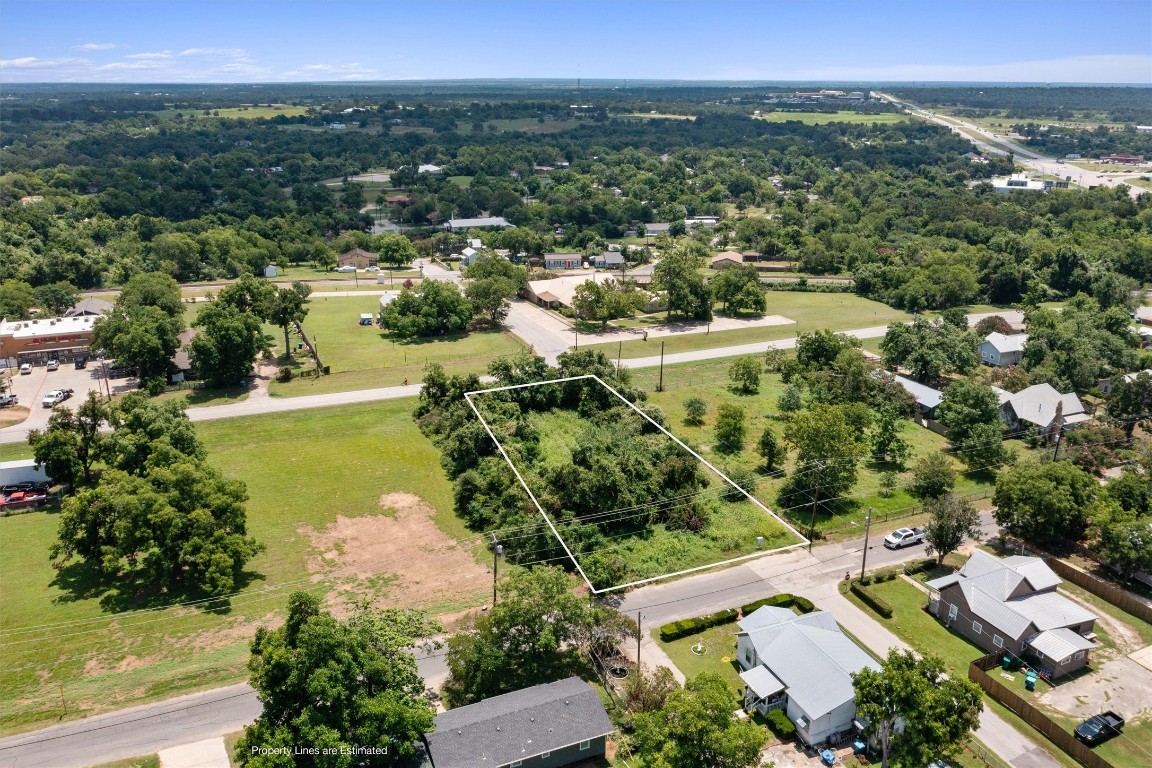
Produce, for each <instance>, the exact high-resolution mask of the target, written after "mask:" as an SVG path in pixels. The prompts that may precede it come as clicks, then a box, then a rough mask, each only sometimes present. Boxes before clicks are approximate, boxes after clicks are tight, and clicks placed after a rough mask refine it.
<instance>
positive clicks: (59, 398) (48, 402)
mask: <svg viewBox="0 0 1152 768" xmlns="http://www.w3.org/2000/svg"><path fill="white" fill-rule="evenodd" d="M70 397H72V390H70V389H54V390H52V391H51V392H49V393H48V394H46V395H44V399H43V400H41V401H40V404H41V405H43V406H44V407H45V408H51V407H53V406H56V405H59V404H60V403H62V402H64V401H65V400H67V399H68V398H70Z"/></svg>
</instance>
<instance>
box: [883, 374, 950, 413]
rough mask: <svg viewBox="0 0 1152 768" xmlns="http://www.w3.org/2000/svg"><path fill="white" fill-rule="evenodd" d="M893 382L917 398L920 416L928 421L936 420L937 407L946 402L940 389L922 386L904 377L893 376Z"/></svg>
mask: <svg viewBox="0 0 1152 768" xmlns="http://www.w3.org/2000/svg"><path fill="white" fill-rule="evenodd" d="M892 381H894V382H896V383H897V384H899V385H900V386H901V387H903V388H904V389H905V390H906V391H907V392H908V394H910V395H912V397H914V398H916V407H917V409H919V412H920V415H921V416H923V417H924V418H926V419H934V418H936V407H937V406H939V405H940V403H941V402H942V401H943V400H944V393H943V392H941V391H940V390H938V389H932V387H929V386H926V385H924V384H921V383H920V382H918V381H913V380H912V379H909V378H906V377H904V376H897V375H895V374H893V375H892Z"/></svg>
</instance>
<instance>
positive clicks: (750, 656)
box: [744, 648, 756, 664]
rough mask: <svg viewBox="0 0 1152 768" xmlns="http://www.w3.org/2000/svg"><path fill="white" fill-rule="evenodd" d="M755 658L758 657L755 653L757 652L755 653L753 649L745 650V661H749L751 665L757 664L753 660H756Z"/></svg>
mask: <svg viewBox="0 0 1152 768" xmlns="http://www.w3.org/2000/svg"><path fill="white" fill-rule="evenodd" d="M755 657H756V653H755V651H753V650H752V649H751V648H745V649H744V659H745V660H746V661H747V662H748V663H749V664H755V663H756V662H755V661H754V660H753V659H755Z"/></svg>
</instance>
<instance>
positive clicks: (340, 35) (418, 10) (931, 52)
mask: <svg viewBox="0 0 1152 768" xmlns="http://www.w3.org/2000/svg"><path fill="white" fill-rule="evenodd" d="M577 77H580V78H584V79H626V78H631V79H637V80H639V79H678V80H803V81H817V82H824V81H828V82H833V81H840V82H847V81H925V82H927V81H977V82H1041V83H1043V82H1054V83H1055V82H1068V83H1136V84H1152V2H1150V0H995V1H994V2H985V1H983V0H972V1H970V2H969V1H962V0H743V1H739V0H695V2H686V1H682V0H614V1H611V2H605V1H604V0H535V1H534V2H527V1H526V0H509V1H508V2H503V1H502V0H487V2H478V1H477V0H471V1H470V2H457V1H456V0H404V1H403V2H397V1H396V0H327V1H324V0H277V1H276V2H268V1H267V0H0V83H27V82H113V83H117V82H119V83H188V82H197V83H199V82H292V81H310V82H316V81H379V80H436V79H465V78H561V79H572V80H575V79H576V78H577Z"/></svg>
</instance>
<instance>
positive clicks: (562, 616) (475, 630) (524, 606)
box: [443, 567, 592, 706]
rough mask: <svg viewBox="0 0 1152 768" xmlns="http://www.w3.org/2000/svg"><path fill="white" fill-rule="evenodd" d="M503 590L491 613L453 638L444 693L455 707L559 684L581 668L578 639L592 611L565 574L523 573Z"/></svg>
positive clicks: (544, 570) (541, 570) (547, 570)
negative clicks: (509, 692) (552, 683)
mask: <svg viewBox="0 0 1152 768" xmlns="http://www.w3.org/2000/svg"><path fill="white" fill-rule="evenodd" d="M499 592H500V598H499V600H498V601H497V603H496V605H495V606H493V607H492V610H491V611H489V612H488V613H486V614H483V615H481V616H480V617H479V618H477V619H475V621H474V622H473V624H472V626H471V628H469V629H468V630H466V631H463V632H459V633H457V634H455V635H453V636H452V637H450V638H449V639H448V673H449V674H448V681H447V682H446V683H445V684H444V690H443V692H444V696H445V698H446V699H447V700H448V701H449V703H450V704H451V705H452V706H460V705H462V704H470V703H472V702H476V701H480V700H481V699H486V698H488V697H489V696H495V695H497V694H499V693H503V692H504V691H506V690H508V689H513V690H514V689H517V688H526V687H528V686H531V685H537V684H539V683H549V682H554V681H556V680H560V679H561V678H563V677H566V676H568V675H570V674H571V673H572V672H573V671H574V670H577V669H580V668H581V665H582V661H581V658H580V651H579V648H578V647H577V646H576V644H575V639H576V637H577V636H578V634H579V631H580V627H581V625H583V624H586V623H588V622H590V620H591V610H592V609H591V608H590V606H589V604H588V601H587V600H586V599H585V598H583V597H580V596H578V595H576V594H575V593H573V592H571V591H570V590H569V583H568V577H567V576H566V575H565V573H564V571H563V570H561V569H559V568H547V567H545V568H535V569H532V570H528V571H520V572H518V573H516V574H514V575H513V576H510V577H509V578H508V579H506V580H505V581H503V582H502V583H501V584H500V587H499Z"/></svg>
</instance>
